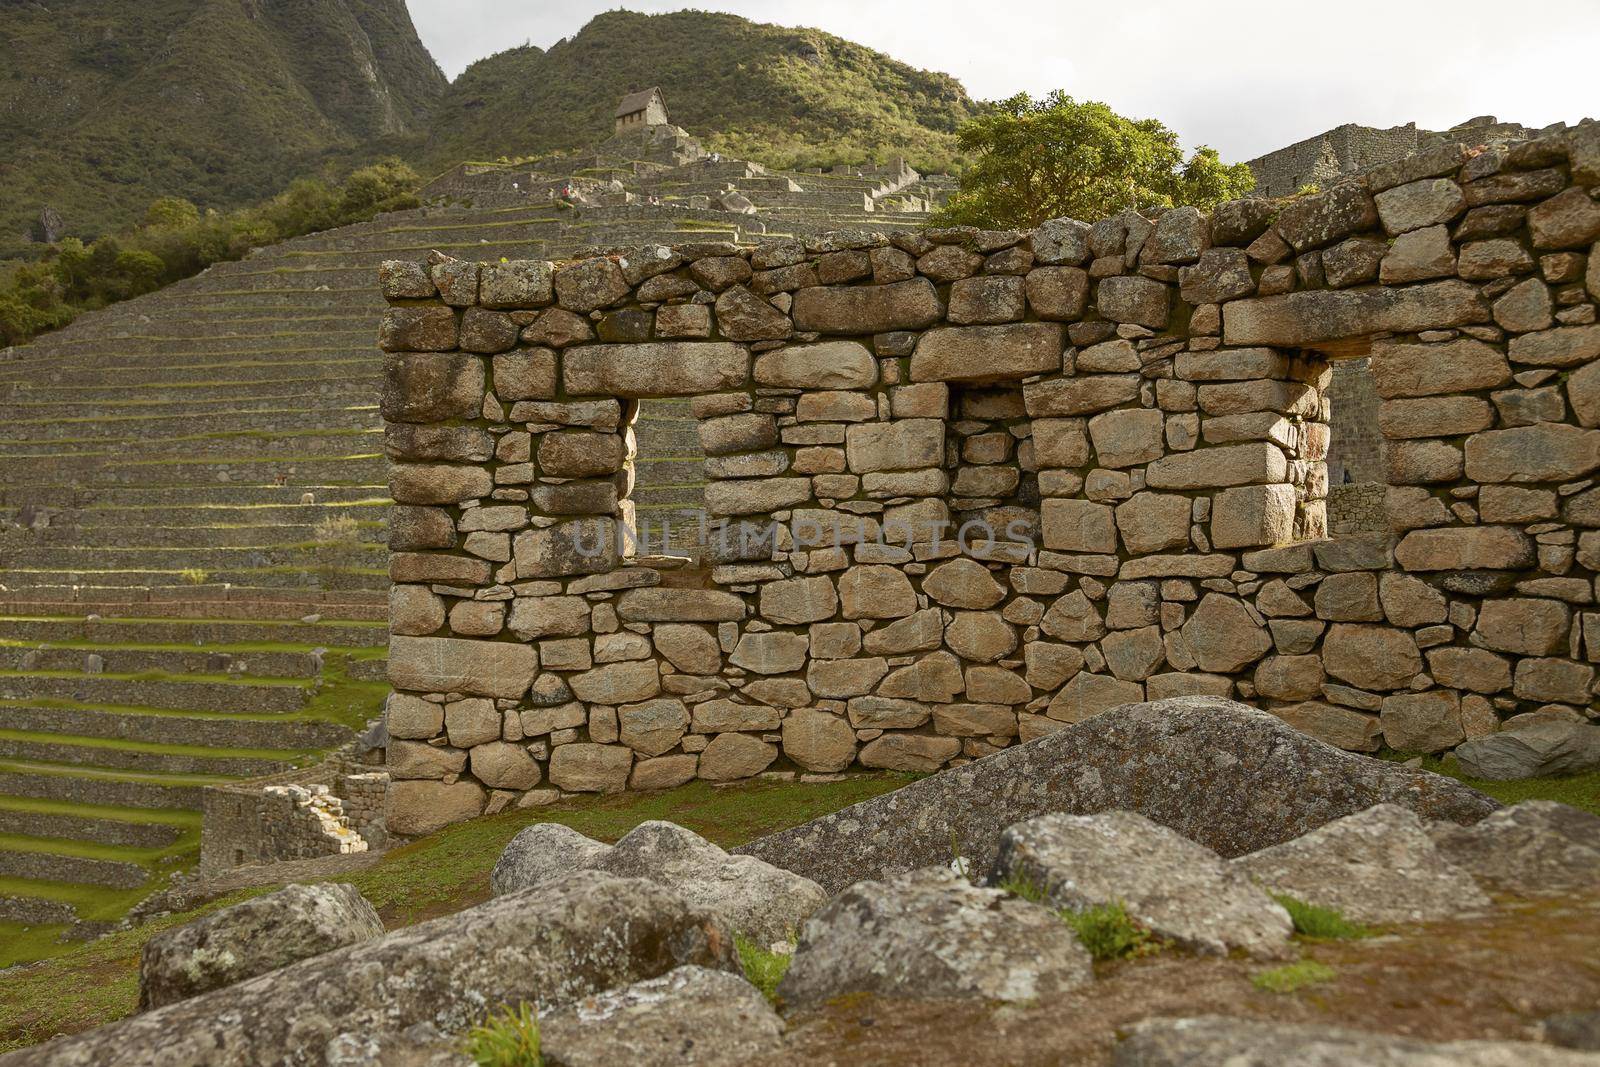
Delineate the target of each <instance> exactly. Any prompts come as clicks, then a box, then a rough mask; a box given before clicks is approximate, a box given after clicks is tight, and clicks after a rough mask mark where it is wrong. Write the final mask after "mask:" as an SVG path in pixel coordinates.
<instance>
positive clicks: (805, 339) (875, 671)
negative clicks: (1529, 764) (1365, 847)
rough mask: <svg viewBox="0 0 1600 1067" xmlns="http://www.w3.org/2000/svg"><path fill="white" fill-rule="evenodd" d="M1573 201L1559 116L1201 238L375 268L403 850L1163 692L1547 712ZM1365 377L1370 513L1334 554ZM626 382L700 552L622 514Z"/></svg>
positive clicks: (1573, 492)
mask: <svg viewBox="0 0 1600 1067" xmlns="http://www.w3.org/2000/svg"><path fill="white" fill-rule="evenodd" d="M1597 185H1600V127H1597V126H1596V125H1594V124H1585V125H1582V126H1579V127H1577V128H1575V129H1573V130H1571V131H1569V132H1565V133H1562V134H1559V135H1556V136H1551V137H1545V138H1540V139H1536V140H1532V141H1527V142H1523V143H1520V144H1517V145H1515V146H1512V147H1510V148H1508V149H1500V148H1496V149H1490V150H1485V151H1481V152H1478V153H1476V154H1474V153H1471V152H1469V151H1468V150H1466V149H1464V148H1463V147H1462V146H1460V145H1448V146H1440V147H1436V148H1433V149H1430V150H1428V151H1425V152H1423V153H1421V154H1418V155H1414V156H1411V157H1408V158H1406V159H1403V160H1399V161H1396V162H1393V163H1389V164H1384V165H1382V166H1379V167H1377V168H1375V169H1372V170H1370V171H1369V172H1367V173H1366V174H1365V175H1364V176H1362V177H1360V178H1358V179H1356V180H1351V181H1347V182H1344V183H1341V184H1339V185H1337V186H1334V187H1333V188H1331V189H1329V190H1327V191H1325V192H1322V193H1319V194H1316V195H1310V196H1304V197H1300V198H1296V199H1291V200H1288V201H1276V202H1275V201H1268V200H1264V199H1247V200H1240V201H1234V202H1230V203H1227V204H1224V205H1222V206H1220V207H1219V208H1218V209H1217V210H1216V211H1215V212H1214V213H1212V214H1211V215H1210V216H1206V215H1203V214H1201V213H1200V212H1198V211H1196V210H1194V209H1192V208H1179V209H1175V210H1171V211H1168V212H1166V213H1164V214H1162V215H1161V216H1160V217H1159V218H1157V219H1154V220H1149V219H1146V218H1144V217H1141V216H1140V215H1138V214H1136V213H1133V212H1126V213H1123V214H1121V215H1117V216H1115V217H1113V218H1109V219H1104V220H1101V221H1099V222H1097V223H1095V224H1093V225H1092V226H1091V225H1089V224H1087V223H1083V222H1076V221H1072V220H1059V221H1055V222H1050V223H1047V224H1045V225H1043V226H1041V227H1040V228H1039V229H1038V230H1036V231H1033V232H1031V233H1017V232H989V231H975V230H970V229H952V230H925V231H920V232H909V233H896V234H892V235H888V236H885V235H882V234H876V233H866V232H838V233H832V234H828V235H823V236H816V237H806V238H804V239H788V240H773V241H768V242H766V243H762V244H759V245H758V246H757V247H755V248H754V249H751V248H742V247H738V246H735V245H731V244H726V243H704V244H683V245H678V246H676V247H670V248H669V247H665V246H646V247H641V248H635V249H630V250H627V251H624V252H618V253H614V254H610V255H602V256H596V257H593V258H588V259H582V260H577V261H569V262H562V263H555V264H552V263H548V262H543V261H511V262H499V263H486V264H477V263H470V262H463V261H457V260H450V259H446V258H443V257H438V258H437V259H436V260H435V261H434V262H432V263H415V262H400V261H397V262H390V263H387V264H385V265H384V267H383V269H382V271H381V275H382V285H383V290H384V294H385V296H386V297H387V298H388V300H389V302H390V304H391V307H390V309H389V311H388V312H387V313H386V314H385V315H384V318H383V323H382V328H381V331H380V344H381V347H382V348H383V349H384V350H385V351H386V353H387V356H386V359H385V365H386V385H385V389H384V395H383V414H384V417H385V418H386V419H387V420H388V426H387V450H388V452H389V455H390V457H391V459H392V460H393V467H392V490H393V494H394V499H395V501H396V504H397V506H396V508H395V512H394V518H393V522H392V528H391V548H392V555H391V558H390V569H391V577H392V579H393V581H394V582H395V586H394V589H393V598H392V605H391V630H392V642H391V649H390V659H389V664H390V676H391V679H392V681H393V683H394V685H395V688H396V692H395V694H394V696H393V697H392V698H391V701H390V706H389V718H388V728H389V734H390V736H391V739H392V740H391V746H390V748H389V753H388V758H389V771H390V774H391V776H392V777H393V779H394V782H393V784H392V787H391V792H390V797H389V805H390V807H389V823H388V826H389V830H390V831H391V832H393V833H397V834H401V835H405V834H415V833H422V832H426V831H428V830H431V829H433V828H436V827H438V826H440V825H443V824H444V823H447V822H449V821H451V820H454V819H459V818H464V817H470V816H472V815H476V814H478V813H479V812H481V811H484V810H497V809H499V808H502V807H504V806H506V805H508V804H511V803H541V802H546V801H548V800H550V799H553V798H554V797H556V796H558V795H559V793H558V791H560V792H583V791H596V790H620V789H624V788H636V789H644V788H659V787H663V786H669V785H674V784H678V783H681V782H684V781H687V780H689V779H691V778H694V777H697V776H698V777H700V778H705V779H709V780H712V781H722V780H729V779H736V778H742V777H748V776H752V775H756V774H760V773H762V772H763V771H765V770H767V769H768V768H769V767H772V766H774V765H775V764H776V763H778V761H779V760H784V761H787V763H789V764H793V765H796V766H798V767H799V768H800V769H802V770H803V771H806V772H813V773H829V772H837V771H841V770H844V769H845V768H847V767H851V766H857V765H859V766H865V767H877V768H895V769H902V770H911V771H931V770H935V769H938V768H940V767H942V766H947V765H951V764H953V763H957V762H962V761H966V760H970V759H973V758H976V757H981V756H984V755H987V754H989V753H992V752H995V751H996V750H998V749H1001V748H1004V747H1006V746H1009V745H1012V744H1014V743H1016V742H1017V741H1018V740H1024V741H1025V740H1028V739H1030V738H1034V737H1037V736H1040V735H1041V734H1045V733H1049V732H1052V731H1055V730H1058V729H1060V728H1062V727H1063V726H1064V725H1066V724H1069V723H1075V722H1079V721H1082V720H1083V719H1085V718H1087V717H1089V716H1092V715H1094V714H1096V713H1097V712H1099V711H1101V710H1103V709H1106V708H1109V707H1111V706H1114V705H1119V704H1123V703H1127V702H1132V701H1140V700H1145V699H1157V698H1162V697H1168V696H1174V695H1184V694H1203V695H1216V696H1233V697H1236V698H1239V699H1243V700H1246V701H1248V702H1251V703H1253V704H1256V705H1257V706H1259V707H1262V708H1265V709H1267V710H1270V711H1272V712H1273V713H1275V714H1276V715H1278V716H1280V717H1281V718H1283V719H1284V720H1287V721H1288V722H1290V723H1292V724H1294V725H1295V726H1297V727H1299V728H1300V729H1302V730H1304V731H1306V732H1308V733H1310V734H1312V735H1314V736H1316V737H1319V738H1322V739H1325V740H1328V741H1331V742H1333V743H1335V744H1337V745H1339V746H1340V747H1343V748H1346V749H1350V750H1356V751H1373V750H1376V749H1377V748H1378V747H1379V746H1380V744H1383V745H1387V746H1388V747H1390V748H1394V749H1399V750H1404V751H1411V752H1440V751H1443V750H1446V749H1449V748H1451V747H1453V746H1456V745H1458V744H1460V743H1462V742H1463V741H1465V740H1466V739H1468V738H1478V737H1482V736H1485V735H1488V734H1492V733H1495V732H1497V731H1499V730H1500V729H1501V727H1502V724H1503V723H1504V722H1505V721H1506V720H1509V719H1512V718H1513V717H1516V716H1521V715H1525V714H1527V713H1536V715H1537V717H1538V718H1540V719H1541V720H1552V719H1555V720H1561V719H1567V718H1572V719H1578V718H1581V716H1582V715H1583V714H1584V713H1585V711H1588V710H1592V706H1593V701H1594V694H1595V667H1594V664H1595V663H1596V662H1600V611H1596V610H1595V608H1594V606H1593V605H1594V600H1595V579H1596V572H1597V571H1600V488H1597V487H1596V484H1595V479H1594V478H1593V477H1592V475H1593V473H1594V471H1595V470H1596V469H1597V468H1600V428H1597V427H1600V324H1597V323H1596V321H1595V318H1596V316H1595V302H1596V300H1597V299H1600V255H1597V254H1595V252H1596V250H1595V249H1593V248H1592V246H1593V245H1594V243H1595V241H1596V240H1597V238H1600V204H1597V203H1596V201H1595V198H1594V189H1595V187H1596V186H1597ZM1366 357H1370V360H1371V367H1372V373H1373V376H1374V380H1375V384H1376V392H1377V395H1378V397H1379V399H1380V403H1379V405H1378V428H1379V429H1380V431H1381V433H1382V436H1383V440H1384V444H1385V447H1386V453H1387V459H1388V467H1389V471H1388V475H1389V478H1388V480H1389V483H1390V487H1389V489H1388V491H1387V494H1386V498H1385V500H1384V508H1385V512H1386V515H1387V520H1388V525H1389V528H1390V530H1391V533H1385V534H1378V535H1375V536H1374V535H1366V536H1358V537H1349V538H1333V539H1329V538H1327V536H1326V535H1327V532H1328V531H1327V521H1326V508H1325V500H1326V497H1327V494H1328V479H1327V468H1326V464H1325V462H1324V459H1325V456H1326V455H1327V453H1328V449H1329V438H1330V432H1329V424H1330V418H1331V417H1333V413H1332V412H1331V411H1330V403H1329V399H1328V394H1327V390H1328V388H1329V385H1330V382H1331V379H1332V375H1333V368H1334V366H1335V364H1336V363H1337V362H1338V361H1341V360H1351V359H1358V358H1366ZM659 397H689V398H691V404H692V410H693V414H694V416H695V418H696V419H698V420H699V426H698V428H699V437H700V443H701V447H702V449H703V451H704V453H705V466H706V472H707V474H708V476H709V477H710V479H711V481H710V483H709V484H708V486H707V488H706V490H705V510H706V512H707V522H706V530H705V534H704V537H703V543H704V551H705V553H706V555H705V566H703V567H701V568H699V569H696V568H692V567H688V568H678V569H674V568H673V567H672V566H670V565H669V564H672V563H676V562H680V561H675V560H666V559H660V558H657V557H659V556H661V555H662V553H661V552H659V550H658V549H657V547H656V545H655V543H654V542H653V541H652V540H651V534H650V531H649V529H648V527H647V524H643V523H641V524H639V525H640V526H641V527H644V528H643V529H639V530H638V531H637V533H631V532H630V528H631V527H632V526H633V515H632V511H631V506H630V500H629V492H630V488H631V486H632V482H633V477H632V471H631V468H630V459H631V457H632V456H633V454H634V433H633V429H632V426H633V423H634V420H635V419H636V417H637V416H638V413H639V410H640V405H641V402H644V403H646V404H647V403H648V402H649V401H650V400H651V399H653V398H659ZM1520 721H1525V720H1520Z"/></svg>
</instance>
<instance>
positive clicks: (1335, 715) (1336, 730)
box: [1272, 700, 1381, 752]
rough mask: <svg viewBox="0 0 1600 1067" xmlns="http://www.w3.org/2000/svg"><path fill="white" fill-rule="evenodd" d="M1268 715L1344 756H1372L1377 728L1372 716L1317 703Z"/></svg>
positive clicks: (1279, 709) (1374, 749) (1274, 710)
mask: <svg viewBox="0 0 1600 1067" xmlns="http://www.w3.org/2000/svg"><path fill="white" fill-rule="evenodd" d="M1272 713H1273V714H1274V715H1276V716H1278V718H1280V719H1282V720H1283V721H1284V722H1286V723H1289V724H1290V725H1291V726H1293V727H1294V728H1295V729H1297V730H1299V731H1300V732H1301V733H1303V734H1306V735H1308V736H1310V737H1314V738H1316V739H1317V740H1318V741H1324V742H1326V743H1328V744H1330V745H1333V746H1334V747H1335V748H1342V749H1344V750H1345V751H1346V752H1376V751H1377V750H1378V741H1379V735H1380V732H1381V730H1380V727H1379V725H1378V717H1377V716H1376V715H1363V714H1361V713H1360V712H1358V711H1351V710H1350V709H1349V708H1341V707H1338V706H1337V705H1334V704H1328V703H1325V702H1323V701H1320V700H1308V701H1305V702H1304V703H1301V704H1293V705H1290V706H1288V707H1281V708H1274V709H1272Z"/></svg>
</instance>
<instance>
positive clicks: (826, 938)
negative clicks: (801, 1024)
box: [778, 870, 1093, 1008]
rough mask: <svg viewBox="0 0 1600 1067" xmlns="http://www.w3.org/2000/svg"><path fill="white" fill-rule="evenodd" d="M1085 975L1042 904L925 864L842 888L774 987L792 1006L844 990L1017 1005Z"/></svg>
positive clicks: (1078, 954) (1078, 953) (1063, 929)
mask: <svg viewBox="0 0 1600 1067" xmlns="http://www.w3.org/2000/svg"><path fill="white" fill-rule="evenodd" d="M1092 977H1093V972H1092V970H1091V967H1090V960H1089V954H1088V953H1087V952H1086V951H1085V950H1084V948H1083V946H1082V945H1080V944H1079V943H1078V941H1077V939H1076V938H1075V937H1074V936H1073V934H1072V932H1071V930H1070V929H1069V928H1068V927H1067V926H1066V924H1065V923H1063V922H1061V921H1060V920H1059V919H1058V918H1056V916H1055V915H1054V913H1052V912H1051V911H1050V910H1049V909H1047V908H1043V907H1040V906H1039V905H1037V904H1030V903H1028V902H1027V901H1024V900H1019V899H1017V898H1015V897H1012V896H1009V895H1008V894H1006V893H1004V892H1003V891H1001V890H998V889H987V888H982V887H979V886H974V885H970V884H968V883H967V882H966V881H965V880H963V879H962V878H961V877H960V876H959V875H956V874H954V873H952V872H950V871H946V870H925V871H918V872H916V873H914V874H910V875H905V876H902V877H899V878H896V879H894V880H892V881H890V882H887V883H884V882H876V881H863V882H860V883H858V884H856V885H852V886H851V887H850V888H849V889H847V890H845V891H844V892H843V893H842V894H840V895H839V896H838V897H836V898H835V899H833V900H832V901H830V902H829V903H828V904H827V906H826V907H824V908H823V909H822V910H821V911H819V912H817V914H816V915H814V916H812V918H811V919H810V920H809V921H808V922H807V923H806V925H805V926H804V927H803V928H802V929H801V931H800V942H799V944H798V945H797V946H796V947H795V953H794V961H793V963H791V964H790V967H789V973H788V974H787V975H786V976H785V977H784V979H783V981H782V982H781V983H780V984H779V986H778V993H779V996H781V997H782V998H783V1001H784V1003H785V1004H789V1005H793V1006H794V1007H797V1008H807V1007H816V1006H819V1005H821V1004H823V1003H824V1002H826V1001H828V1000H831V999H833V998H834V997H838V996H843V995H845V994H849V993H879V994H883V995H886V996H894V997H905V998H911V999H924V998H942V997H960V998H966V997H975V998H981V999H983V1000H989V1001H999V1002H1002V1003H1019V1002H1029V1001H1036V1000H1046V1001H1048V1000H1049V999H1050V998H1052V997H1056V996H1060V995H1061V994H1063V993H1065V992H1066V991H1067V990H1069V989H1072V988H1073V987H1075V986H1078V985H1082V984H1084V983H1085V982H1089V981H1091V980H1092Z"/></svg>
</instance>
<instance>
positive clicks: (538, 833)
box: [489, 822, 611, 897]
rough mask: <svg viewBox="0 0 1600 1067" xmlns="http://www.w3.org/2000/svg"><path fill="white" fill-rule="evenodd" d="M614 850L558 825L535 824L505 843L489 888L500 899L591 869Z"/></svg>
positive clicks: (520, 831) (556, 823)
mask: <svg viewBox="0 0 1600 1067" xmlns="http://www.w3.org/2000/svg"><path fill="white" fill-rule="evenodd" d="M610 851H611V846H610V845H608V844H605V843H604V842H602V841H596V840H595V839H594V838H592V837H585V836H584V835H583V834H580V833H578V831H576V830H574V829H572V827H570V826H563V825H561V824H560V823H558V822H541V823H534V824H533V825H532V826H529V827H527V828H526V829H523V830H519V831H517V836H515V837H513V838H512V839H511V840H510V841H509V842H507V843H506V847H505V848H504V849H503V850H502V851H501V853H500V858H499V859H498V860H495V864H494V870H493V871H492V872H490V874H489V889H490V891H491V892H492V893H493V894H494V895H495V896H497V897H503V896H505V895H506V894H507V893H515V892H518V891H519V890H523V889H531V888H533V887H534V886H536V885H541V884H543V883H544V882H548V881H550V880H551V879H552V878H558V877H561V876H564V875H568V874H571V873H572V872H573V871H581V870H584V869H585V868H588V867H592V866H594V864H595V863H596V862H598V861H599V860H600V859H602V858H603V857H604V856H605V855H606V853H608V852H610Z"/></svg>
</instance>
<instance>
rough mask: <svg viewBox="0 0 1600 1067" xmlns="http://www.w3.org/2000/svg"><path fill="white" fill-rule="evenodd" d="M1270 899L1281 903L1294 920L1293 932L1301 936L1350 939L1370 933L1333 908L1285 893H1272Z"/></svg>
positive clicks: (1335, 939) (1321, 938) (1337, 939)
mask: <svg viewBox="0 0 1600 1067" xmlns="http://www.w3.org/2000/svg"><path fill="white" fill-rule="evenodd" d="M1272 899H1273V900H1276V901H1277V902H1278V903H1279V904H1281V905H1283V910H1284V911H1286V912H1288V913H1289V918H1290V919H1291V920H1293V921H1294V932H1295V933H1297V934H1299V935H1300V936H1301V937H1309V938H1313V939H1315V940H1318V941H1350V940H1353V939H1355V938H1358V937H1370V936H1371V934H1372V931H1370V930H1368V929H1367V928H1366V927H1365V926H1362V925H1360V924H1359V923H1353V922H1351V921H1350V920H1349V919H1346V918H1345V917H1344V916H1343V915H1341V914H1339V912H1338V910H1337V909H1335V908H1322V907H1318V906H1317V905H1315V904H1307V903H1306V902H1305V901H1303V900H1301V899H1299V898H1298V897H1292V896H1290V895H1289V894H1287V893H1274V894H1272Z"/></svg>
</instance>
